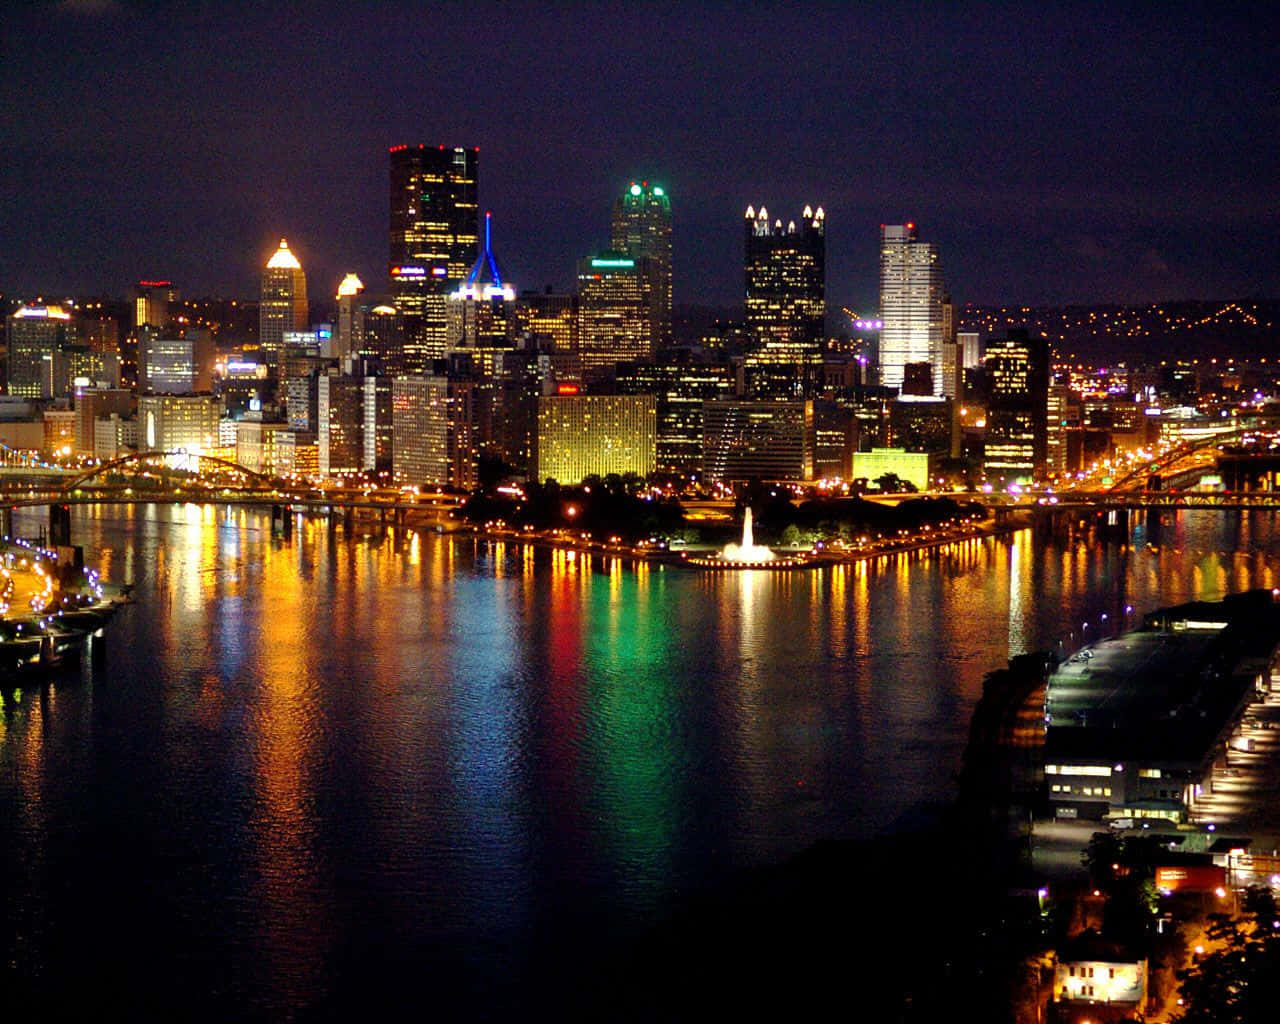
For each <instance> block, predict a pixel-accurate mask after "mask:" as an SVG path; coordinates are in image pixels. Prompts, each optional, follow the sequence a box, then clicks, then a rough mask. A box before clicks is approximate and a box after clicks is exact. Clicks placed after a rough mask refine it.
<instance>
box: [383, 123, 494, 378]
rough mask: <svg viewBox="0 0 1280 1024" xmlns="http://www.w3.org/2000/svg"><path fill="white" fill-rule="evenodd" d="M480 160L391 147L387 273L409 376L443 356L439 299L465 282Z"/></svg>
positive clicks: (467, 151)
mask: <svg viewBox="0 0 1280 1024" xmlns="http://www.w3.org/2000/svg"><path fill="white" fill-rule="evenodd" d="M479 161H480V150H479V149H477V148H474V147H472V148H462V147H449V146H392V147H391V248H390V263H389V274H390V279H391V294H392V296H393V297H394V299H395V305H396V309H397V310H399V312H400V314H401V316H402V317H403V318H404V331H405V365H406V370H407V372H409V373H422V372H424V371H425V370H426V369H427V368H428V366H429V364H430V361H431V360H432V359H436V358H439V357H441V356H443V355H444V353H445V348H446V345H447V331H448V315H447V313H446V309H447V298H446V297H447V296H448V294H449V292H451V291H454V290H455V289H456V288H457V287H458V285H459V284H461V283H462V282H463V281H465V280H466V277H467V272H468V271H469V270H470V269H471V264H472V263H474V262H475V258H476V251H477V248H478V246H479V242H480V207H479V202H478V192H477V181H478V169H479Z"/></svg>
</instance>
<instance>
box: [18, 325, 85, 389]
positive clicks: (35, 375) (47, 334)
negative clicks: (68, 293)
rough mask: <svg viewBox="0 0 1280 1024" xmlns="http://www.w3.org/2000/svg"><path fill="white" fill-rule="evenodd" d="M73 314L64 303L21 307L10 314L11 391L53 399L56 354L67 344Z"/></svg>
mask: <svg viewBox="0 0 1280 1024" xmlns="http://www.w3.org/2000/svg"><path fill="white" fill-rule="evenodd" d="M70 324H71V314H70V313H68V312H67V311H66V310H64V309H63V308H62V307H61V306H38V305H32V306H21V307H19V308H18V309H17V311H16V312H14V313H13V314H11V315H10V317H9V394H11V395H19V396H21V397H22V398H51V397H53V392H54V380H53V378H54V366H53V359H54V353H56V352H59V351H61V350H62V348H63V347H64V346H65V345H66V344H67V337H68V332H69V328H70Z"/></svg>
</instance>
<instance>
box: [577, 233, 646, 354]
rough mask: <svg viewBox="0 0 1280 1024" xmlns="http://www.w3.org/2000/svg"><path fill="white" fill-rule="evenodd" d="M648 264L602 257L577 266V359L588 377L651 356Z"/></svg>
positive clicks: (618, 255)
mask: <svg viewBox="0 0 1280 1024" xmlns="http://www.w3.org/2000/svg"><path fill="white" fill-rule="evenodd" d="M650 283H651V278H650V276H649V273H648V268H647V263H646V261H645V260H643V259H636V258H635V257H633V256H630V255H628V254H627V253H625V252H615V251H605V252H602V253H599V254H598V255H596V256H594V257H592V258H591V259H589V260H583V261H582V262H581V263H580V264H579V266H578V356H579V358H580V360H581V364H582V372H583V374H584V375H586V376H588V377H590V376H592V375H593V374H595V373H597V372H598V371H600V370H604V369H606V368H611V367H612V366H613V365H614V364H615V363H618V362H623V361H630V360H637V359H649V358H651V357H652V356H653V328H652V324H651V317H652V315H653V305H652V303H651V301H650V297H649V287H650Z"/></svg>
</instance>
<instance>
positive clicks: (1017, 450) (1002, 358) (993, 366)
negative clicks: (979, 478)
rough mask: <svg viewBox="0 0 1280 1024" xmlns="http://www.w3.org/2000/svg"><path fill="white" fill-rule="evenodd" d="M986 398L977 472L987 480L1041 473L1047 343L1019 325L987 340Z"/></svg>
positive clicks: (1017, 478) (1045, 421)
mask: <svg viewBox="0 0 1280 1024" xmlns="http://www.w3.org/2000/svg"><path fill="white" fill-rule="evenodd" d="M987 372H988V373H989V374H990V377H991V399H990V401H989V403H988V405H987V436H986V444H985V450H984V454H983V460H982V461H983V467H982V468H983V471H984V472H985V473H986V474H987V478H988V479H989V480H991V481H993V482H994V481H997V480H1000V481H1005V482H1007V483H1013V482H1015V481H1017V482H1020V483H1025V482H1027V481H1029V480H1032V479H1041V478H1043V477H1044V476H1045V472H1046V469H1047V466H1048V458H1049V422H1048V421H1049V343H1048V341H1046V340H1045V339H1044V338H1033V337H1031V335H1030V334H1028V333H1027V332H1026V331H1025V330H1010V331H1008V332H1006V335H1005V337H1003V338H997V339H993V340H991V341H989V342H987Z"/></svg>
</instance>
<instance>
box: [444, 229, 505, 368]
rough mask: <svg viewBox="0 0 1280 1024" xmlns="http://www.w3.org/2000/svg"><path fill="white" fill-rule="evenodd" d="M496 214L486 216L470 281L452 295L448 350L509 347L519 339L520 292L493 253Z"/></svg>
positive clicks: (449, 307)
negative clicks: (506, 278)
mask: <svg viewBox="0 0 1280 1024" xmlns="http://www.w3.org/2000/svg"><path fill="white" fill-rule="evenodd" d="M491 221H492V214H489V213H486V214H485V215H484V248H483V249H482V250H481V252H480V255H479V256H478V257H476V261H475V263H473V264H472V266H471V270H470V271H469V272H468V273H467V278H466V280H465V281H463V282H462V284H460V285H458V287H457V288H456V289H455V290H453V291H451V292H450V293H449V301H448V318H449V319H448V329H449V330H448V348H449V350H450V351H452V350H454V349H458V348H470V349H475V348H502V347H507V348H509V347H510V346H511V344H512V342H513V340H514V338H515V326H516V325H515V301H516V290H515V288H513V287H512V286H511V285H510V284H508V283H506V282H504V281H503V279H502V270H501V268H499V266H498V258H497V257H496V256H495V255H494V254H493V239H492V235H491V227H492V225H491Z"/></svg>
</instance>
